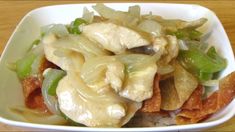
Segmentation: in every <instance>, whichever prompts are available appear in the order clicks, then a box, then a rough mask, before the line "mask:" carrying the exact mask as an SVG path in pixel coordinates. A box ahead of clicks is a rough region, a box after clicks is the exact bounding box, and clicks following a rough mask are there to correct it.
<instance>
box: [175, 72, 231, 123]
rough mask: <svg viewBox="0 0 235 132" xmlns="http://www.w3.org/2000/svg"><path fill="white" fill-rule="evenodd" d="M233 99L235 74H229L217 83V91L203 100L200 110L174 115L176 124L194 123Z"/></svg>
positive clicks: (185, 111)
mask: <svg viewBox="0 0 235 132" xmlns="http://www.w3.org/2000/svg"><path fill="white" fill-rule="evenodd" d="M234 98H235V72H233V73H231V74H229V75H228V76H226V77H225V78H223V79H222V80H220V83H219V90H217V91H216V92H214V93H213V94H212V95H211V96H209V97H208V98H207V99H205V100H203V103H202V109H200V110H182V111H181V112H180V113H179V114H177V115H176V123H177V124H189V123H196V122H199V121H201V120H204V119H206V118H207V117H209V116H210V115H211V114H213V113H215V112H218V111H219V110H220V109H222V108H224V107H225V106H226V105H228V104H229V103H230V102H231V101H232V100H233V99H234Z"/></svg>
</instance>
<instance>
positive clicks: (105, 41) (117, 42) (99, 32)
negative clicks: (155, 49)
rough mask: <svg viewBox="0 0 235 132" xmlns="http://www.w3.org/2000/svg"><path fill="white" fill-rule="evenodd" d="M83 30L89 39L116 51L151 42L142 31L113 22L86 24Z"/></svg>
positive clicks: (119, 51)
mask: <svg viewBox="0 0 235 132" xmlns="http://www.w3.org/2000/svg"><path fill="white" fill-rule="evenodd" d="M82 32H83V34H84V35H85V36H87V37H88V38H89V39H91V40H93V41H96V42H98V43H100V44H101V46H103V47H104V48H105V49H107V50H109V51H112V52H114V53H121V52H123V51H125V49H130V48H134V47H139V46H144V45H149V44H150V42H149V41H148V40H147V39H146V38H144V37H143V36H142V35H141V34H140V33H138V32H136V31H134V30H132V29H130V28H127V27H124V26H120V25H117V24H114V23H111V22H100V23H93V24H90V25H86V26H84V27H83V29H82Z"/></svg>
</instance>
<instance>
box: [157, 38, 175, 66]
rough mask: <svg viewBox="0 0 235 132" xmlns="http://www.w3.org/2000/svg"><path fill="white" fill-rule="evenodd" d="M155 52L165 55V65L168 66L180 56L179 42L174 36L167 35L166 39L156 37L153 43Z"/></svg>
mask: <svg viewBox="0 0 235 132" xmlns="http://www.w3.org/2000/svg"><path fill="white" fill-rule="evenodd" d="M153 50H154V51H155V52H161V53H162V54H163V55H164V56H163V57H164V63H166V64H167V63H169V62H170V61H171V60H172V59H173V58H175V57H177V55H178V52H179V45H178V40H177V38H176V37H175V36H172V35H166V37H156V38H155V39H154V41H153Z"/></svg>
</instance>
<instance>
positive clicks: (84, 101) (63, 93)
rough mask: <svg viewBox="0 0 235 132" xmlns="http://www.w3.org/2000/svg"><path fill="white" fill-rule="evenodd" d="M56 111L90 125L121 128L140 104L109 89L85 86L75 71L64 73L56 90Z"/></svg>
mask: <svg viewBox="0 0 235 132" xmlns="http://www.w3.org/2000/svg"><path fill="white" fill-rule="evenodd" d="M56 93H57V96H58V102H59V107H60V110H61V111H62V112H63V113H64V114H65V115H66V116H67V117H69V118H70V119H72V120H73V121H75V122H78V123H81V124H84V125H86V126H92V127H121V126H122V125H124V124H125V123H127V122H128V121H129V120H130V119H131V118H132V117H133V116H134V114H135V112H136V111H137V110H138V109H139V108H140V107H141V103H137V102H134V101H130V100H127V99H125V98H122V97H120V96H118V95H117V94H115V93H114V92H113V91H112V90H110V91H106V92H105V93H104V94H99V93H96V92H95V91H93V90H92V89H90V88H89V87H87V86H86V84H85V83H84V82H83V80H82V79H81V77H80V74H79V73H75V72H68V73H67V75H66V76H65V77H64V78H63V79H62V80H61V81H60V82H59V84H58V87H57V89H56Z"/></svg>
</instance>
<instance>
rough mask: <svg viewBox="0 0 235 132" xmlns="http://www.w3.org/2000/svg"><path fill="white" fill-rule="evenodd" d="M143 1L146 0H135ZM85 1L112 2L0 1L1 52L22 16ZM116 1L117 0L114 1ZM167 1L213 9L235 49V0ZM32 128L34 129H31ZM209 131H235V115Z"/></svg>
mask: <svg viewBox="0 0 235 132" xmlns="http://www.w3.org/2000/svg"><path fill="white" fill-rule="evenodd" d="M116 1H117V0H116ZM135 1H136V2H143V1H144V0H135ZM85 2H90V3H91V2H110V1H108V0H96V1H86V0H77V1H75V0H74V1H65V0H64V1H63V0H59V1H53V0H47V1H46V0H22V1H20V0H18V1H17V0H5V1H0V13H1V15H0V53H1V52H2V51H3V49H4V46H5V44H6V43H7V41H8V39H9V37H10V35H11V34H12V32H13V30H14V29H15V27H16V25H17V24H18V23H19V21H20V20H21V18H22V17H23V16H24V15H25V14H26V13H27V12H29V11H30V10H32V9H35V8H38V7H41V6H47V5H55V4H68V3H70V4H71V3H85ZM112 2H115V1H112ZM118 2H132V1H131V0H119V1H118ZM145 2H162V1H160V0H145ZM164 2H167V3H190V4H200V5H202V6H205V7H207V8H209V9H211V10H213V11H214V12H215V13H216V14H217V15H218V17H219V19H220V20H221V21H222V24H223V26H224V28H225V30H226V32H227V34H228V36H229V39H230V41H231V44H232V47H233V50H234V51H235V22H234V19H235V6H234V5H235V1H233V0H207V1H205V0H179V1H178V0H171V1H170V0H165V1H164ZM7 130H8V131H26V130H30V129H25V128H20V127H14V126H9V125H5V124H1V123H0V131H7ZM31 130H32V129H31ZM208 131H235V117H234V118H232V119H231V120H229V121H228V122H226V123H224V124H222V125H220V126H217V127H214V128H211V129H209V130H208Z"/></svg>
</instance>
